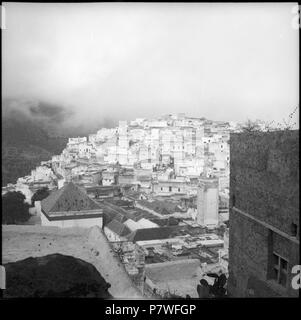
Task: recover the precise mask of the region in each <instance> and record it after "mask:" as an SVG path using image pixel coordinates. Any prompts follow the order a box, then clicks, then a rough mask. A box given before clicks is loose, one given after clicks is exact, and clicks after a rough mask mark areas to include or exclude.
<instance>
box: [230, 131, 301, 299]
mask: <svg viewBox="0 0 301 320" xmlns="http://www.w3.org/2000/svg"><path fill="white" fill-rule="evenodd" d="M230 154H231V162H230V236H229V284H228V286H229V287H228V290H229V294H230V295H232V296H240V297H241V296H295V295H298V292H297V291H295V290H293V289H292V288H291V285H290V281H291V274H289V279H288V285H287V286H286V287H285V288H284V287H282V286H280V285H278V284H277V283H275V281H273V280H270V277H269V270H270V266H271V254H272V253H273V252H275V251H276V252H277V253H279V255H281V256H283V257H285V258H286V259H287V260H288V261H289V271H291V268H292V266H293V265H295V264H299V244H298V243H299V242H298V241H299V238H300V231H299V131H282V132H270V133H267V132H260V133H241V134H232V135H231V139H230ZM233 207H235V208H237V209H239V210H241V211H242V212H244V213H246V214H248V215H250V216H251V218H250V217H248V216H245V215H243V214H241V213H239V212H237V211H236V210H234V209H233ZM252 217H254V218H255V219H257V220H258V221H260V223H259V222H258V221H256V220H254V219H252ZM293 224H294V225H295V226H297V235H296V236H294V234H293V233H292V232H293V231H292V230H293ZM269 225H270V226H272V227H274V228H276V229H277V230H279V231H280V234H279V233H277V232H273V231H271V229H270V228H269V227H268V226H269ZM281 232H283V234H282V236H281ZM283 235H284V236H283ZM290 239H295V241H291V240H290Z"/></svg>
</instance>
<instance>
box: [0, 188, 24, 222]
mask: <svg viewBox="0 0 301 320" xmlns="http://www.w3.org/2000/svg"><path fill="white" fill-rule="evenodd" d="M24 200H25V196H24V195H23V194H22V193H21V192H16V191H14V192H7V193H6V194H4V195H3V196H2V223H3V224H18V223H21V222H25V221H27V220H28V219H29V218H30V214H29V211H28V209H29V204H27V203H25V202H24Z"/></svg>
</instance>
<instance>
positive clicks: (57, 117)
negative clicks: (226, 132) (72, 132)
mask: <svg viewBox="0 0 301 320" xmlns="http://www.w3.org/2000/svg"><path fill="white" fill-rule="evenodd" d="M64 116H65V114H63V113H62V112H61V110H60V109H58V108H57V109H55V108H52V107H50V106H48V105H47V104H34V103H33V102H31V103H30V102H24V103H22V102H21V101H15V100H12V99H7V100H4V101H3V103H2V186H3V185H6V184H7V183H15V182H16V180H17V178H18V177H21V176H24V175H27V174H29V173H30V171H31V170H32V169H34V168H35V167H36V166H37V165H38V164H39V163H40V162H41V161H43V160H49V159H50V158H51V156H52V155H54V154H57V153H60V152H61V151H62V150H63V148H64V147H65V145H66V142H67V138H66V137H64V136H62V135H61V136H60V135H56V136H55V132H56V128H57V126H58V125H59V124H60V123H61V119H62V118H63V117H64Z"/></svg>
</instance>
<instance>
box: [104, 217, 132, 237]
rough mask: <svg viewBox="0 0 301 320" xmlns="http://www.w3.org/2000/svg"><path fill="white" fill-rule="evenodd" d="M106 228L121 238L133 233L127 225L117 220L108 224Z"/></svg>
mask: <svg viewBox="0 0 301 320" xmlns="http://www.w3.org/2000/svg"><path fill="white" fill-rule="evenodd" d="M106 227H107V228H108V229H110V230H111V231H113V232H114V233H116V234H118V235H119V236H121V237H125V236H127V235H128V234H129V233H130V232H131V230H130V229H129V228H128V227H127V226H126V225H125V224H123V223H121V222H119V221H117V220H115V219H114V220H112V221H111V222H110V223H109V224H107V225H106Z"/></svg>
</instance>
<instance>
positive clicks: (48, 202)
mask: <svg viewBox="0 0 301 320" xmlns="http://www.w3.org/2000/svg"><path fill="white" fill-rule="evenodd" d="M41 207H42V209H43V211H44V212H45V213H46V214H48V215H49V214H51V213H52V212H66V211H89V210H97V209H100V207H99V205H98V204H97V203H96V202H95V201H93V200H92V199H90V198H89V197H88V196H87V195H86V194H85V192H84V191H82V190H81V189H80V188H79V187H77V186H76V185H75V184H74V183H72V182H70V183H68V184H66V185H65V186H64V187H62V188H61V189H58V190H55V191H53V192H51V194H50V195H49V196H48V197H47V198H45V199H44V200H42V201H41Z"/></svg>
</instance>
